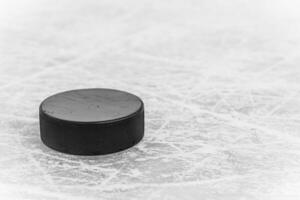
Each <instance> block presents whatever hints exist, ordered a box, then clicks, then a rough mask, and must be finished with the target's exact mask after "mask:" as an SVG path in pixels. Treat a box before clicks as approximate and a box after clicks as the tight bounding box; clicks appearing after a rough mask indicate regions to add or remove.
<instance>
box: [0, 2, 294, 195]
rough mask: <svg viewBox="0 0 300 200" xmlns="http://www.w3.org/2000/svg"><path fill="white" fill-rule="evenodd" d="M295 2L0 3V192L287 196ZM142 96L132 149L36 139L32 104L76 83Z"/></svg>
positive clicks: (291, 186)
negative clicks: (80, 152) (92, 150)
mask: <svg viewBox="0 0 300 200" xmlns="http://www.w3.org/2000/svg"><path fill="white" fill-rule="evenodd" d="M299 9H300V2H299V1H296V0H252V1H248V0H239V1H238V0H228V1H221V0H197V1H196V0H185V1H181V0H172V1H171V0H161V1H156V0H151V1H150V0H149V1H148V0H128V1H121V0H116V1H108V0H97V1H96V0H76V1H74V0H73V1H71V0H59V1H58V0H24V1H17V0H10V1H5V0H0V198H1V199H3V200H4V199H33V200H34V199H46V200H50V199H91V200H93V199H200V198H201V199H216V200H219V199H222V200H223V199H230V200H233V199H243V200H245V199H249V200H250V199H268V200H269V199H284V200H287V199H299V198H300V192H299V187H300V134H299V130H300V118H299V117H300V93H299V92H300V81H299V80H300V66H299V64H300V46H299V44H300V12H299ZM90 87H103V88H114V89H120V90H125V91H128V92H131V93H134V94H137V95H138V96H140V97H141V98H142V99H143V100H144V102H145V109H146V132H145V138H144V139H143V141H142V142H141V143H139V144H138V145H136V146H135V147H133V148H131V149H128V150H126V151H123V152H120V153H116V154H111V155H107V156H93V157H83V156H72V155H65V154H62V153H58V152H55V151H53V150H51V149H48V148H47V147H45V146H44V145H43V144H42V143H41V141H40V137H39V124H38V106H39V104H40V102H41V101H42V100H43V99H44V98H46V97H47V96H49V95H52V94H54V93H56V92H61V91H64V90H71V89H77V88H90Z"/></svg>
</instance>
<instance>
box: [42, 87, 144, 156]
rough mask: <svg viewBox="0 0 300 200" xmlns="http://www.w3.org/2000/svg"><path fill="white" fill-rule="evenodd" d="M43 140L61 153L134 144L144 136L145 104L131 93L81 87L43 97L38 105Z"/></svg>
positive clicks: (100, 151) (110, 149)
mask: <svg viewBox="0 0 300 200" xmlns="http://www.w3.org/2000/svg"><path fill="white" fill-rule="evenodd" d="M39 118H40V134H41V139H42V142H43V143H44V144H45V145H47V146H48V147H50V148H52V149H55V150H57V151H60V152H64V153H69V154H75V155H101V154H109V153H114V152H118V151H121V150H124V149H127V148H129V147H132V146H133V145H135V144H137V143H138V142H139V141H140V140H141V139H142V138H143V136H144V104H143V102H142V100H141V99H140V98H139V97H137V96H135V95H133V94H130V93H127V92H123V91H119V90H112V89H81V90H71V91H66V92H62V93H58V94H55V95H53V96H50V97H48V98H46V99H45V100H44V101H43V102H42V103H41V105H40V108H39Z"/></svg>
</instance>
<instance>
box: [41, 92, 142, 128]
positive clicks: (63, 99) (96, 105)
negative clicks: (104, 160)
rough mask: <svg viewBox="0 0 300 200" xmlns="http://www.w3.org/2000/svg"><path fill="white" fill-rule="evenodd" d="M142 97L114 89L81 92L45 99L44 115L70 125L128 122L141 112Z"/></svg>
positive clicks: (59, 94)
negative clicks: (131, 117) (124, 119)
mask: <svg viewBox="0 0 300 200" xmlns="http://www.w3.org/2000/svg"><path fill="white" fill-rule="evenodd" d="M141 107H142V101H141V100H140V98H139V97H137V96H135V95H133V94H130V93H127V92H123V91H119V90H112V89H80V90H71V91H67V92H62V93H58V94H55V95H53V96H50V97H48V98H47V99H45V100H44V101H43V103H42V105H41V111H42V112H44V113H45V114H47V115H48V116H50V117H52V118H56V119H60V120H64V121H71V122H86V123H88V122H105V121H112V120H118V119H122V118H126V117H128V116H130V115H132V114H134V113H136V112H137V111H139V109H141Z"/></svg>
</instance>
